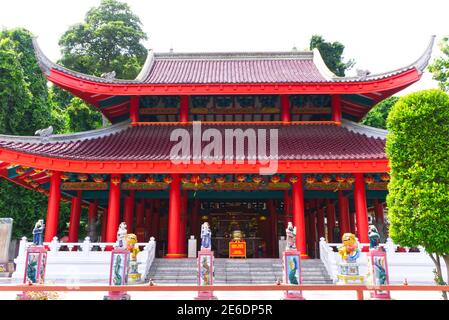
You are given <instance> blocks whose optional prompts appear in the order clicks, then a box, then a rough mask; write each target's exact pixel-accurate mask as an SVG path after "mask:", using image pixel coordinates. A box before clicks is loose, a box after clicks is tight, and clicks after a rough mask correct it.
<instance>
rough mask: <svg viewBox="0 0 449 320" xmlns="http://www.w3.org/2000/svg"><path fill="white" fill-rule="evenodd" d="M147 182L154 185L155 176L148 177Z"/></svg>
mask: <svg viewBox="0 0 449 320" xmlns="http://www.w3.org/2000/svg"><path fill="white" fill-rule="evenodd" d="M145 182H146V183H149V184H153V183H154V182H155V180H154V177H153V176H148V177H147V178H146V179H145Z"/></svg>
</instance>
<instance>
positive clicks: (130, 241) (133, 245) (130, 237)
mask: <svg viewBox="0 0 449 320" xmlns="http://www.w3.org/2000/svg"><path fill="white" fill-rule="evenodd" d="M125 241H126V249H128V250H129V252H131V260H133V261H136V260H137V254H138V253H139V252H140V249H139V246H138V245H137V236H136V235H135V234H134V233H128V234H127V235H126V237H125Z"/></svg>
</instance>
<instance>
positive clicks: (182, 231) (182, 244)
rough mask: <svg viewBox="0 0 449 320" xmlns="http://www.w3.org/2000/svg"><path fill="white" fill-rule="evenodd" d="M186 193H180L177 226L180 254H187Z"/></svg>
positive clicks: (184, 191)
mask: <svg viewBox="0 0 449 320" xmlns="http://www.w3.org/2000/svg"><path fill="white" fill-rule="evenodd" d="M187 201H188V198H187V191H186V190H183V191H181V208H180V210H181V220H180V224H179V248H180V250H181V253H182V254H187V238H186V229H187Z"/></svg>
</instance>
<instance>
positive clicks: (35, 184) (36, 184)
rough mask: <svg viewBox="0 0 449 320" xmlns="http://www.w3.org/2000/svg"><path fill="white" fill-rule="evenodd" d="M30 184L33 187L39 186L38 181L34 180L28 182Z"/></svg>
mask: <svg viewBox="0 0 449 320" xmlns="http://www.w3.org/2000/svg"><path fill="white" fill-rule="evenodd" d="M30 186H32V187H33V188H37V187H39V183H37V182H36V181H33V182H31V183H30Z"/></svg>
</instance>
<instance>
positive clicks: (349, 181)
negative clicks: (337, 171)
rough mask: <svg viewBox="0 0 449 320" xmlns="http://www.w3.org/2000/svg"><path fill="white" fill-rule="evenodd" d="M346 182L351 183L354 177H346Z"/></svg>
mask: <svg viewBox="0 0 449 320" xmlns="http://www.w3.org/2000/svg"><path fill="white" fill-rule="evenodd" d="M346 182H347V183H349V184H353V183H354V182H355V178H354V177H353V176H348V177H346Z"/></svg>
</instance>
